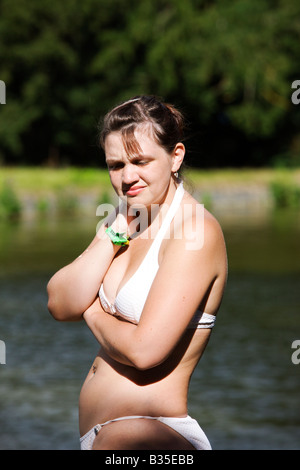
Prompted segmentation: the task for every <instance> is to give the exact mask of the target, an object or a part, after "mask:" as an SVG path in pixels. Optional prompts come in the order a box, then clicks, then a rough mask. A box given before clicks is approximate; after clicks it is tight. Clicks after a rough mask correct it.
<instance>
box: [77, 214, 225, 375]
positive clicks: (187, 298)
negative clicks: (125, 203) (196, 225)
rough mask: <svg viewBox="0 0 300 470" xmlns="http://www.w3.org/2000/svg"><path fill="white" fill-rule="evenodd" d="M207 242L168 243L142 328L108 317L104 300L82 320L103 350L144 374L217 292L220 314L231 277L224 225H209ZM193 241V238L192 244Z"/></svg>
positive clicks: (215, 302)
mask: <svg viewBox="0 0 300 470" xmlns="http://www.w3.org/2000/svg"><path fill="white" fill-rule="evenodd" d="M204 236H205V238H204V240H205V242H204V244H203V246H202V247H201V248H199V249H197V250H190V249H188V248H187V246H190V245H187V241H186V240H184V239H181V240H169V242H168V246H167V248H166V250H165V253H164V256H163V260H162V262H161V265H160V268H159V270H158V272H157V275H156V277H155V279H154V281H153V284H152V286H151V289H150V292H149V295H148V298H147V300H146V303H145V306H144V309H143V312H142V315H141V318H140V322H139V324H138V325H134V324H132V323H128V322H126V321H122V320H120V319H118V318H116V317H113V316H112V315H109V314H107V313H106V312H105V311H104V310H103V309H102V307H101V305H100V302H99V299H96V301H95V302H94V303H93V304H92V305H91V307H89V308H88V309H87V310H86V311H85V313H84V315H83V317H84V319H85V321H86V323H87V325H88V326H89V328H90V329H91V331H92V332H93V334H94V335H95V337H96V338H97V340H98V341H99V343H100V344H101V346H102V347H103V348H104V350H105V351H106V352H107V353H108V354H109V355H110V356H111V357H112V358H113V359H115V360H117V361H119V362H121V363H123V364H126V365H130V366H133V367H135V368H137V369H140V370H145V369H149V368H152V367H155V366H157V365H159V364H161V363H162V362H163V361H164V360H165V359H167V357H168V356H169V355H170V354H171V352H172V351H173V350H174V348H175V347H176V345H177V344H178V341H179V340H180V338H181V337H182V335H183V333H184V332H185V331H186V328H187V327H188V325H189V322H190V321H191V319H192V317H193V315H194V313H195V311H196V310H197V308H198V306H199V305H201V303H202V306H204V304H205V303H206V299H207V297H208V294H209V293H211V292H212V289H213V294H212V296H213V297H215V298H213V300H212V302H211V309H214V311H210V312H208V313H214V314H215V313H216V311H217V309H218V306H219V304H220V302H221V298H222V294H223V290H224V285H225V281H226V274H227V263H226V250H225V244H224V239H223V235H222V232H221V229H220V228H219V225H218V224H217V223H215V222H214V221H209V222H207V223H206V229H205V233H204ZM188 242H189V243H191V240H190V239H189V240H188Z"/></svg>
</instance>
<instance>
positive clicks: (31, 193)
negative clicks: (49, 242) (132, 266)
mask: <svg viewBox="0 0 300 470" xmlns="http://www.w3.org/2000/svg"><path fill="white" fill-rule="evenodd" d="M184 177H185V179H186V182H187V185H188V186H187V187H188V188H189V187H190V188H191V189H192V190H200V191H201V192H202V196H203V198H204V199H205V201H206V202H205V203H206V205H209V202H210V200H211V194H212V192H213V191H214V190H221V191H222V189H224V190H226V191H227V190H228V189H229V190H230V189H231V188H234V187H239V188H241V187H245V188H251V187H258V186H263V187H265V188H267V189H268V191H269V193H270V195H271V197H272V198H273V202H274V207H291V208H298V207H300V169H293V170H292V169H279V168H278V169H276V168H274V169H271V168H262V169H222V170H220V169H216V170H201V169H187V170H186V171H185V174H184ZM189 183H191V185H190V184H189ZM87 193H89V194H93V195H94V196H95V197H96V198H97V200H98V201H99V203H100V201H101V202H103V201H104V200H105V201H107V200H109V199H110V196H111V195H112V194H113V190H112V187H111V184H110V180H109V175H108V172H107V170H106V169H99V168H76V167H67V168H60V169H54V168H46V167H2V168H0V218H10V217H16V216H18V215H20V214H21V212H22V202H23V201H24V200H26V198H27V199H28V197H29V198H31V200H35V201H36V202H35V204H36V210H37V212H38V213H40V214H43V213H44V214H46V213H47V212H48V211H49V210H50V200H51V198H55V200H56V208H57V210H58V211H59V212H61V213H71V212H72V213H74V212H75V211H76V210H77V209H78V207H79V206H80V202H79V201H80V198H81V196H82V195H83V194H87ZM49 196H50V198H49Z"/></svg>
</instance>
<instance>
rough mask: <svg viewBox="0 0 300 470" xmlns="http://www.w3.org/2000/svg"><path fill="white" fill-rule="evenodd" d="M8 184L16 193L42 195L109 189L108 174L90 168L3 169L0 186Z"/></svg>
mask: <svg viewBox="0 0 300 470" xmlns="http://www.w3.org/2000/svg"><path fill="white" fill-rule="evenodd" d="M5 182H9V183H10V184H11V185H12V186H13V187H14V188H15V190H16V191H22V192H23V191H25V192H34V193H37V192H38V193H43V192H45V191H50V192H55V191H58V190H61V189H62V188H66V187H74V188H76V189H77V190H79V191H80V190H86V189H100V190H103V189H104V190H107V189H109V187H110V181H109V177H108V173H107V171H106V170H104V169H92V168H84V169H82V168H74V167H69V168H61V169H53V168H43V167H17V168H13V167H4V168H1V169H0V186H2V185H3V184H4V183H5Z"/></svg>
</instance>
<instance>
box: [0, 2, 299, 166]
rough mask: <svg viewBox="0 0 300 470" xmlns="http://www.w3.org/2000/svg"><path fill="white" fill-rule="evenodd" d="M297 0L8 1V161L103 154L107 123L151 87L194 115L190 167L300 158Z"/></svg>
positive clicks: (3, 19) (77, 159)
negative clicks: (295, 97) (114, 109)
mask: <svg viewBox="0 0 300 470" xmlns="http://www.w3.org/2000/svg"><path fill="white" fill-rule="evenodd" d="M299 44H300V2H299V1H297V0H211V1H207V0H184V1H183V0H131V1H130V2H128V1H126V0H84V1H80V0H64V1H62V2H60V1H58V0H29V1H25V0H13V1H11V0H0V79H1V80H3V81H4V82H5V84H6V104H5V105H4V104H3V105H0V163H1V161H2V163H17V164H19V163H23V164H24V163H27V164H41V163H48V164H64V163H70V164H79V165H93V164H95V163H96V162H99V161H100V154H99V150H98V148H97V124H98V119H99V117H100V116H102V115H103V114H104V113H105V112H106V111H107V110H108V108H109V107H110V106H112V105H114V104H116V103H118V102H119V101H120V100H122V99H127V98H129V97H131V96H133V95H137V94H142V93H149V94H156V95H159V96H162V97H164V98H165V99H166V100H167V101H171V102H173V103H175V104H176V105H178V106H179V107H180V108H181V109H182V110H183V112H184V113H185V114H186V115H187V116H188V118H189V121H190V122H191V125H190V129H189V136H190V139H189V141H188V142H187V146H188V148H189V149H190V162H191V164H192V165H195V166H232V165H236V166H243V165H265V164H269V163H274V158H275V160H276V161H277V162H280V163H281V164H292V163H293V162H296V163H299V162H300V131H299V125H300V116H299V114H300V105H299V106H297V105H295V104H293V103H292V101H291V95H292V92H293V90H292V88H291V86H292V82H293V81H294V80H297V79H300V54H299Z"/></svg>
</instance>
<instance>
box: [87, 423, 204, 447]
mask: <svg viewBox="0 0 300 470" xmlns="http://www.w3.org/2000/svg"><path fill="white" fill-rule="evenodd" d="M136 418H144V419H156V420H157V421H160V422H161V423H164V424H166V425H167V426H169V427H170V428H172V429H174V430H175V431H177V432H178V433H179V434H181V436H183V437H184V438H185V439H186V440H187V441H189V442H190V443H191V444H192V445H193V446H194V447H195V449H196V450H211V445H210V443H209V440H208V439H207V437H206V435H205V433H204V432H203V430H202V429H201V427H200V426H199V424H198V423H197V421H196V420H195V419H193V418H191V417H190V416H186V417H184V418H169V417H163V416H158V417H153V416H123V417H121V418H116V419H111V420H109V421H106V422H105V423H103V424H96V426H94V427H93V428H92V429H90V430H89V431H88V432H87V433H86V434H84V436H82V437H81V438H80V447H81V450H92V447H93V442H94V440H95V437H96V436H97V434H98V432H99V431H100V429H101V428H102V427H103V426H105V425H106V424H109V423H112V422H114V421H121V420H123V419H136Z"/></svg>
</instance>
